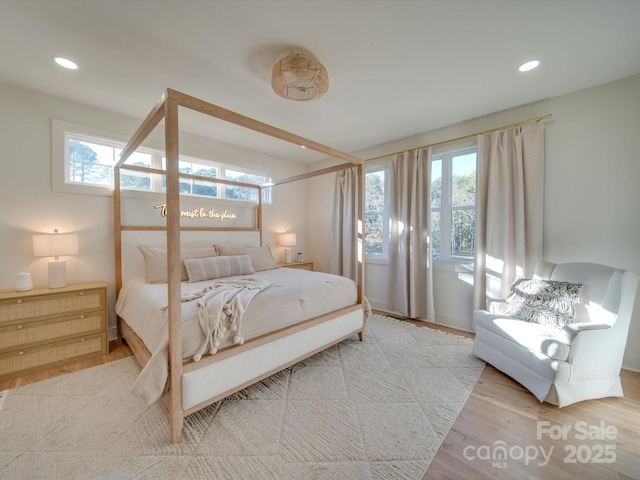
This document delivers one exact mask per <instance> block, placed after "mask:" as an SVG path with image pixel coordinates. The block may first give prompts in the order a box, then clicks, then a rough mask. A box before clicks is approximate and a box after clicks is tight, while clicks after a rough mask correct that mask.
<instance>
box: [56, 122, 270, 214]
mask: <svg viewBox="0 0 640 480" xmlns="http://www.w3.org/2000/svg"><path fill="white" fill-rule="evenodd" d="M69 125H72V124H67V123H66V122H61V121H54V130H53V135H54V144H55V145H58V147H57V148H59V149H60V152H61V153H62V150H64V158H59V157H58V160H55V159H54V164H56V165H60V168H62V165H64V178H62V171H61V173H60V177H59V180H58V177H57V176H55V179H54V184H55V186H56V188H57V189H58V190H60V191H70V190H69V189H70V188H74V189H78V190H77V191H81V192H84V193H93V194H105V193H106V192H107V191H110V190H112V189H113V181H114V179H113V166H114V165H115V164H116V163H117V162H118V160H119V159H120V153H121V152H122V149H123V148H124V145H125V142H124V141H121V139H116V140H111V139H105V138H101V137H98V136H94V134H95V133H96V131H95V130H94V129H89V128H84V127H81V126H73V127H74V130H78V131H80V132H82V133H75V132H71V131H69V129H68V128H69ZM84 130H86V131H87V132H89V133H88V134H87V133H86V132H84ZM58 139H59V140H58ZM54 150H55V149H54ZM57 162H59V163H57ZM127 165H136V166H142V167H150V168H157V169H163V170H164V169H166V159H165V157H164V155H163V152H162V151H159V150H154V149H149V148H139V149H138V150H137V151H136V152H134V153H133V154H132V155H131V156H130V157H129V159H128V160H127ZM54 168H56V167H54ZM178 168H179V170H180V172H181V173H187V174H191V175H198V176H201V177H210V178H218V179H226V180H233V181H237V182H243V183H251V184H255V185H263V184H266V183H268V182H269V181H270V178H269V176H268V175H266V174H264V173H262V172H254V171H249V170H239V169H237V168H235V167H233V168H230V167H227V166H226V165H224V164H220V163H216V162H211V161H209V160H204V159H199V158H192V157H187V156H183V155H182V156H181V157H180V162H179V167H178ZM120 172H121V173H120V181H121V185H122V187H123V188H126V189H130V190H139V191H148V192H162V191H165V190H166V176H165V175H158V174H152V173H150V172H137V171H132V170H121V171H120ZM74 191H75V190H74ZM180 193H183V194H187V195H201V196H206V197H215V198H227V199H233V200H245V201H250V202H257V199H258V197H257V195H258V189H254V188H249V187H239V186H234V185H223V184H220V183H211V182H207V181H204V180H196V179H191V178H181V179H180ZM262 201H263V202H264V203H271V189H269V188H267V189H264V190H263V199H262Z"/></svg>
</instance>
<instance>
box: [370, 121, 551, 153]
mask: <svg viewBox="0 0 640 480" xmlns="http://www.w3.org/2000/svg"><path fill="white" fill-rule="evenodd" d="M551 116H552V115H551V114H550V113H547V114H546V115H542V116H541V117H535V118H530V119H529V120H523V121H522V122H516V123H510V124H509V125H503V126H502V127H496V128H492V129H491V130H485V131H483V132H476V133H470V134H469V135H463V136H462V137H456V138H450V139H449V140H442V141H441V142H436V143H430V144H428V145H422V146H420V147H413V148H405V149H404V150H400V151H398V152H393V153H387V154H385V155H378V156H377V157H373V158H367V159H366V160H365V161H366V162H370V161H372V160H378V159H380V158H386V157H391V156H393V155H398V154H400V153H404V152H408V151H410V150H420V149H423V148H427V147H435V146H438V145H444V144H447V143H453V142H457V141H459V140H466V139H467V138H473V137H477V136H478V135H485V134H487V133H493V132H496V131H498V130H505V129H507V128H513V127H519V126H520V125H525V124H527V123H533V122H539V121H541V120H546V119H548V118H551Z"/></svg>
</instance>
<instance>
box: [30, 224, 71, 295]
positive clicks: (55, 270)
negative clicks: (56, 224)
mask: <svg viewBox="0 0 640 480" xmlns="http://www.w3.org/2000/svg"><path fill="white" fill-rule="evenodd" d="M77 254H78V235H75V234H64V235H61V234H59V233H58V230H54V234H53V235H48V234H44V235H34V236H33V255H34V256H36V257H55V259H54V260H50V261H49V288H61V287H64V286H66V285H67V262H65V261H64V260H59V259H58V257H61V256H67V255H77Z"/></svg>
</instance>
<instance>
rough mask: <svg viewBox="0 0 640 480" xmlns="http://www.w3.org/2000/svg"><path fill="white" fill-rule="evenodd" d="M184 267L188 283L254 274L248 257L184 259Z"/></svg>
mask: <svg viewBox="0 0 640 480" xmlns="http://www.w3.org/2000/svg"><path fill="white" fill-rule="evenodd" d="M184 266H185V267H186V269H187V273H188V275H189V282H202V281H203V280H213V279H215V278H223V277H231V276H233V275H246V274H249V273H255V270H254V269H253V267H252V266H251V258H249V255H227V256H222V257H209V258H192V259H185V261H184Z"/></svg>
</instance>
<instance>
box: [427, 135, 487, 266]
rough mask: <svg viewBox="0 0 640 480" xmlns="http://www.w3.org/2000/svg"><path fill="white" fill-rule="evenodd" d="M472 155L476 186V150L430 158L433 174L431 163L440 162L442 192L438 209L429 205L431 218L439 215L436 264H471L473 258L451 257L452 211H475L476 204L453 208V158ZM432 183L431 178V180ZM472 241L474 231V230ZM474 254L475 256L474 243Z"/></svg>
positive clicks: (438, 154)
mask: <svg viewBox="0 0 640 480" xmlns="http://www.w3.org/2000/svg"><path fill="white" fill-rule="evenodd" d="M471 153H474V154H475V155H476V186H477V173H478V148H477V147H476V146H473V147H465V148H459V149H455V150H448V151H444V152H440V153H437V154H434V155H432V156H431V168H432V170H431V172H432V174H433V162H435V161H442V191H441V199H440V207H434V206H433V205H431V216H432V217H433V213H434V212H438V213H439V214H440V257H439V258H437V259H436V258H434V257H433V256H432V260H433V262H434V264H436V263H455V264H473V262H474V258H473V257H472V258H454V257H453V255H452V246H453V244H452V231H451V227H452V221H451V217H452V213H453V212H454V210H472V211H474V212H475V211H476V204H475V202H474V205H473V206H469V205H463V206H453V158H454V157H459V156H463V155H469V154H471ZM431 181H432V182H433V176H432V180H431ZM476 195H477V189H476ZM473 234H474V240H475V235H476V231H475V228H474V233H473ZM444 245H448V248H447V249H446V251H445V249H444ZM474 254H475V241H474Z"/></svg>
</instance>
